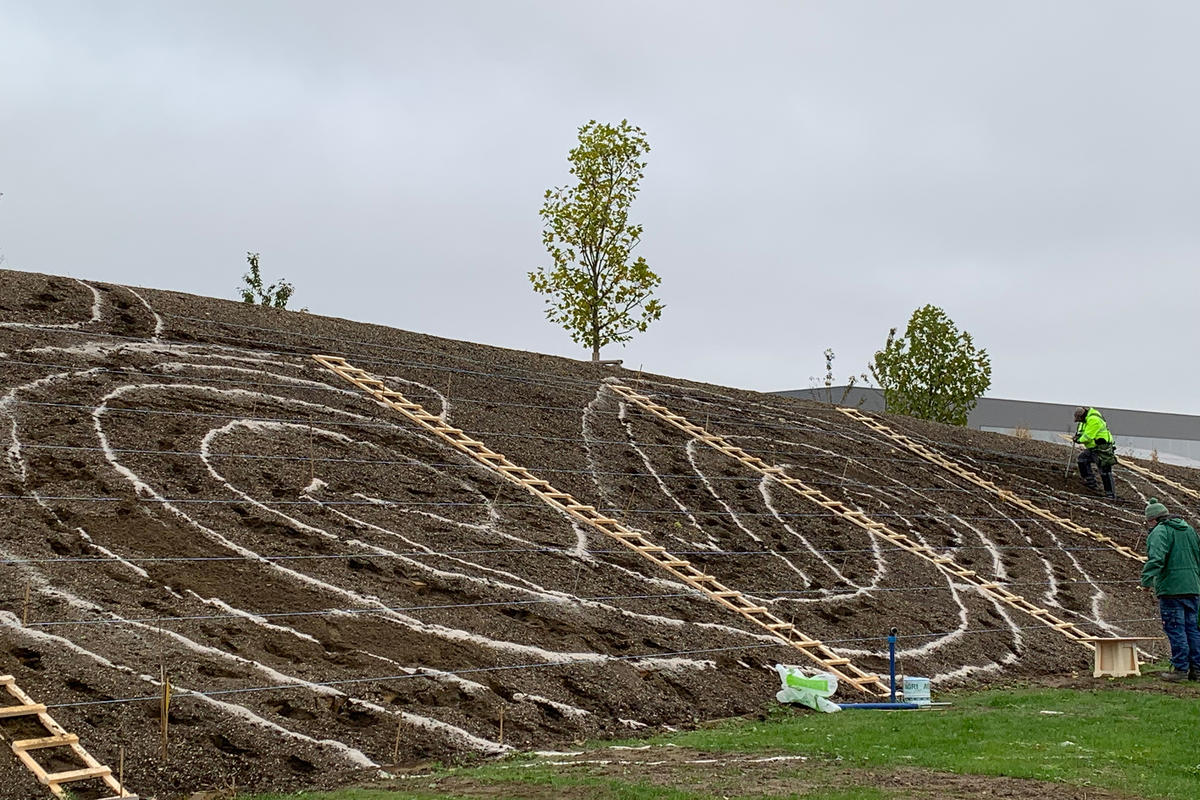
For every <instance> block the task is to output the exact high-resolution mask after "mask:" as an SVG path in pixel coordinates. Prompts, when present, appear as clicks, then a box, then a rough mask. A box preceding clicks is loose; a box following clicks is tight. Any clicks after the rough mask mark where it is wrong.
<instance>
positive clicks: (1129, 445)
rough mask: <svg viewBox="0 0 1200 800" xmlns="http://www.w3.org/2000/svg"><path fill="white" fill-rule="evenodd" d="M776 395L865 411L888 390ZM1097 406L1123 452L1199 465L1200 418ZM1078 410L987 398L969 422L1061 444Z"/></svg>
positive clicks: (802, 391)
mask: <svg viewBox="0 0 1200 800" xmlns="http://www.w3.org/2000/svg"><path fill="white" fill-rule="evenodd" d="M776 394H781V395H784V396H786V397H800V398H803V399H805V400H820V401H823V402H830V400H832V402H834V403H838V404H840V405H846V406H856V407H858V408H861V409H863V410H864V411H883V410H884V409H883V392H881V391H880V390H878V389H868V388H859V387H855V388H853V389H850V390H849V391H847V390H846V387H845V386H834V387H832V388H830V389H826V388H825V387H821V388H818V389H791V390H789V391H783V392H776ZM843 398H844V399H843ZM1096 408H1097V410H1099V411H1100V413H1101V414H1103V415H1104V419H1105V420H1106V421H1107V422H1108V426H1109V429H1110V430H1111V431H1112V433H1113V436H1114V437H1116V440H1117V448H1118V451H1119V452H1123V453H1129V454H1130V455H1133V456H1140V457H1143V458H1146V457H1149V456H1150V455H1151V454H1152V453H1155V452H1157V453H1158V457H1159V458H1160V459H1162V460H1163V461H1164V462H1167V463H1170V464H1182V465H1184V466H1190V467H1200V417H1197V416H1192V415H1189V414H1163V413H1159V412H1156V411H1133V410H1131V409H1125V408H1104V407H1103V406H1096ZM1074 410H1075V406H1068V405H1062V404H1060V403H1035V402H1030V401H1026V400H999V399H996V398H992V397H983V398H980V400H979V404H978V405H977V406H975V410H974V411H972V412H971V413H970V415H969V416H968V417H967V425H968V427H971V428H975V429H977V430H981V431H992V432H995V433H1008V434H1012V433H1014V432H1015V431H1016V430H1017V429H1024V430H1027V431H1029V435H1030V437H1031V438H1034V439H1039V440H1041V441H1045V442H1057V443H1059V444H1061V443H1062V442H1063V440H1062V438H1060V436H1059V434H1062V433H1072V432H1074V430H1075V425H1074V423H1073V421H1072V414H1073V412H1074Z"/></svg>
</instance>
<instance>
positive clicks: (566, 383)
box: [29, 320, 1057, 464]
mask: <svg viewBox="0 0 1200 800" xmlns="http://www.w3.org/2000/svg"><path fill="white" fill-rule="evenodd" d="M207 322H209V323H212V324H226V323H221V322H219V321H214V320H207ZM29 327H31V328H38V326H35V325H30V326H29ZM250 327H254V326H250ZM42 330H47V331H48V332H57V333H73V334H77V335H84V336H93V337H106V338H114V339H118V340H122V341H133V342H139V343H153V344H156V345H159V346H169V345H171V344H177V345H179V346H181V347H191V348H194V347H198V346H199V347H202V346H204V344H205V342H196V341H182V340H162V339H151V338H148V337H131V336H121V335H118V334H110V333H102V332H88V331H78V330H73V329H53V328H45V329H42ZM261 330H267V331H270V330H277V329H269V328H266V329H261ZM277 332H279V331H277ZM288 335H293V334H291V333H290V332H289V333H288ZM226 338H230V337H226ZM239 341H242V342H243V343H245V344H247V345H253V346H252V347H249V348H247V349H248V350H251V351H253V352H254V353H256V354H259V355H273V356H281V357H295V356H299V355H313V354H317V353H319V352H326V353H328V351H318V350H309V351H293V352H280V351H272V350H269V349H266V348H263V347H262V341H261V340H253V339H241V340H239ZM372 346H375V345H372ZM330 354H332V355H349V356H353V357H354V358H356V359H357V360H358V361H359V362H360V363H363V364H383V365H393V366H400V367H404V368H408V369H431V370H435V371H444V372H450V373H461V374H471V375H476V376H479V377H489V378H498V379H502V380H520V381H521V382H530V381H528V380H525V379H518V378H515V377H513V376H511V375H506V374H504V373H496V372H476V371H470V370H460V369H454V368H449V367H442V366H439V365H434V364H423V363H406V362H395V361H386V360H380V359H373V358H371V357H369V356H365V355H363V354H361V353H351V352H338V353H330ZM438 355H442V356H443V357H452V356H445V354H438ZM64 366H65V365H64ZM280 366H283V365H280ZM68 368H69V367H68ZM539 374H540V375H541V376H542V377H541V379H540V380H538V381H537V383H539V384H541V385H547V386H553V387H558V388H567V389H572V390H574V389H576V388H578V389H579V390H580V391H583V390H584V389H585V388H586V389H587V390H589V391H590V393H591V395H594V393H595V390H596V389H597V388H598V385H597V384H596V383H595V382H593V381H579V380H574V379H563V380H562V381H560V382H555V381H547V380H546V379H545V377H544V373H539ZM175 377H176V378H177V379H183V378H181V377H180V376H175ZM197 380H202V379H197ZM292 388H300V387H292ZM310 388H315V387H310ZM697 391H705V390H700V389H697ZM656 393H657V394H659V395H660V396H665V397H673V398H676V399H680V400H684V401H687V402H696V403H701V404H707V405H715V406H716V407H718V408H721V407H722V406H720V405H719V404H718V403H717V402H716V400H703V399H700V398H695V397H692V396H690V395H678V394H672V393H670V392H664V391H661V390H659V391H658V392H656ZM710 394H714V396H716V395H715V393H712V392H710ZM589 396H590V395H589ZM716 397H719V396H716ZM779 399H781V400H782V399H794V398H785V396H782V395H780V396H779ZM456 402H459V401H456ZM480 402H483V401H480ZM793 411H795V410H794V409H786V408H777V409H771V412H772V413H787V412H793ZM755 413H768V412H767V411H766V410H761V411H757V412H755ZM710 420H711V421H715V422H729V423H732V424H735V425H741V426H749V427H752V428H760V429H768V430H778V431H793V430H807V431H812V432H816V433H820V434H824V435H838V436H843V437H845V438H850V439H858V440H860V441H864V442H870V443H875V442H877V439H876V437H873V436H871V435H870V434H867V433H865V432H863V433H859V432H857V431H854V432H851V431H849V430H846V429H843V428H844V426H841V425H838V426H837V427H838V430H837V431H836V433H835V432H834V431H831V430H828V429H823V428H818V427H815V426H803V425H798V424H795V423H790V424H778V423H765V422H752V421H748V420H746V419H745V418H744V417H727V416H724V415H721V416H718V417H710ZM827 422H833V423H836V422H837V421H827ZM921 438H923V439H925V440H926V441H929V442H932V443H935V444H938V445H942V446H945V447H950V448H953V449H958V450H964V451H969V452H979V453H984V454H989V455H1003V456H1004V458H1005V459H1007V460H1014V459H1015V460H1020V461H1029V462H1037V463H1044V464H1057V460H1056V459H1050V458H1045V457H1040V456H1029V455H1025V454H1021V453H1009V452H1004V451H998V450H989V449H986V448H979V447H975V446H972V445H963V444H960V443H956V442H947V441H942V440H936V439H929V438H928V437H923V436H922V437H921ZM889 460H895V459H889ZM980 460H984V459H980ZM991 463H1005V462H1004V461H993V462H991Z"/></svg>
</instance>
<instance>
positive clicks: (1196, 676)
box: [1188, 667, 1200, 681]
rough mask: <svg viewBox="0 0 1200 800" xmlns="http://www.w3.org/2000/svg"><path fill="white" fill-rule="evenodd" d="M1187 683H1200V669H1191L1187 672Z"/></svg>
mask: <svg viewBox="0 0 1200 800" xmlns="http://www.w3.org/2000/svg"><path fill="white" fill-rule="evenodd" d="M1188 680H1189V681H1200V667H1192V668H1191V669H1189V670H1188Z"/></svg>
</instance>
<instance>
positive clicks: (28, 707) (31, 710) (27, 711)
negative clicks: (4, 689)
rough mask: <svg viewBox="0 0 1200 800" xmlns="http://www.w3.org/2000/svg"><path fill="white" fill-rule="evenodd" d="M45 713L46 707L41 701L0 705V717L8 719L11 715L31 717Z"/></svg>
mask: <svg viewBox="0 0 1200 800" xmlns="http://www.w3.org/2000/svg"><path fill="white" fill-rule="evenodd" d="M45 713H46V707H45V706H44V705H42V704H41V703H33V704H28V703H27V704H24V705H19V706H0V719H10V718H12V717H32V716H35V715H37V714H45Z"/></svg>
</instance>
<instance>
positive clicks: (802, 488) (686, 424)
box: [605, 378, 1096, 650]
mask: <svg viewBox="0 0 1200 800" xmlns="http://www.w3.org/2000/svg"><path fill="white" fill-rule="evenodd" d="M605 386H607V387H608V388H610V389H612V390H613V391H614V392H616V393H617V395H618V396H620V397H623V398H625V399H626V400H628V401H629V402H631V403H633V404H635V405H637V406H638V407H640V408H642V409H645V410H646V411H649V412H650V413H651V414H653V415H654V416H656V417H658V418H659V419H661V420H663V421H665V422H668V423H670V424H671V425H673V426H675V427H676V428H678V429H679V430H681V431H683V432H685V433H687V434H689V435H691V436H692V437H694V438H696V439H698V440H699V441H701V442H704V443H705V444H707V445H708V446H710V447H712V448H713V449H715V450H717V451H719V452H721V453H724V454H725V455H727V456H729V457H731V458H735V459H737V460H738V461H740V462H742V463H743V464H745V465H746V466H747V467H749V468H750V469H752V470H754V471H755V472H757V473H759V474H761V475H765V476H767V477H769V478H771V479H772V480H774V481H776V482H777V483H779V484H781V485H783V486H785V487H787V488H788V489H790V490H791V491H793V492H795V493H796V494H798V495H800V496H801V497H803V498H804V499H806V500H809V501H811V502H813V503H816V504H817V505H819V506H820V507H821V508H824V509H826V510H828V511H830V512H832V513H834V514H836V515H838V516H839V517H841V518H842V519H845V520H848V521H849V522H852V523H853V524H855V525H857V526H858V527H860V528H862V529H863V530H865V531H867V532H868V533H873V534H876V535H878V536H880V537H882V538H883V539H886V540H887V541H889V542H891V543H892V544H894V545H896V547H898V548H900V549H901V550H905V551H907V552H909V553H912V554H913V555H915V556H919V557H920V558H923V559H924V560H926V561H928V562H929V563H931V564H933V565H934V566H935V567H937V568H938V569H939V570H941V571H942V572H945V573H946V574H947V575H950V576H951V577H953V578H957V579H958V580H960V581H963V582H964V583H968V584H970V585H972V586H974V587H975V588H977V589H978V590H979V591H980V592H982V593H983V594H985V595H986V596H988V597H991V598H993V599H995V600H998V601H1000V602H1001V603H1004V604H1005V605H1007V606H1011V607H1012V608H1015V609H1017V610H1018V611H1022V612H1024V613H1026V614H1028V615H1029V616H1031V617H1033V618H1034V619H1036V620H1037V621H1038V622H1040V623H1042V624H1043V625H1045V626H1046V627H1048V628H1051V629H1052V630H1055V631H1058V632H1059V633H1061V634H1062V635H1063V636H1066V637H1067V638H1068V639H1070V640H1071V641H1073V642H1076V643H1078V644H1079V645H1081V646H1083V647H1086V648H1087V649H1088V650H1095V649H1096V648H1095V646H1093V645H1092V644H1091V643H1090V642H1088V641H1087V639H1088V638H1090V636H1089V634H1088V633H1086V632H1085V631H1083V630H1081V629H1080V628H1079V627H1078V626H1077V625H1076V624H1075V623H1073V622H1068V621H1066V620H1064V619H1060V618H1059V617H1057V616H1055V615H1054V614H1052V613H1050V611H1049V609H1046V608H1042V607H1041V606H1037V605H1034V604H1033V603H1031V602H1029V601H1028V600H1026V599H1025V598H1024V597H1023V596H1021V595H1019V594H1014V593H1013V592H1011V591H1009V590H1008V589H1006V588H1005V587H1004V586H1003V585H1002V584H1000V583H996V582H995V581H989V580H987V579H986V578H981V577H980V576H979V575H978V574H977V573H976V572H975V571H974V570H970V569H967V568H965V567H963V566H961V565H960V564H957V563H955V561H954V559H952V558H950V557H949V556H946V555H942V554H941V553H938V552H937V551H936V550H934V549H933V548H932V547H930V546H929V545H926V544H922V543H920V542H918V541H915V540H913V539H912V538H910V537H909V536H908V535H906V534H904V533H901V532H900V531H897V530H894V529H893V528H891V527H889V526H888V525H886V524H884V523H882V522H878V521H876V520H873V519H871V518H870V517H869V516H867V515H866V514H865V513H863V512H862V511H857V510H854V509H851V508H850V507H849V506H847V505H846V504H845V503H843V502H842V501H840V500H834V499H833V498H831V497H830V496H829V495H827V494H825V493H824V492H822V491H821V490H820V489H814V488H813V487H811V486H809V485H808V484H806V483H804V482H803V481H801V480H799V479H797V478H793V477H791V476H789V475H788V474H787V473H785V472H784V471H783V468H782V467H779V466H775V465H772V464H768V463H767V462H765V461H763V460H762V459H761V458H758V457H757V456H752V455H750V454H749V453H747V452H746V451H745V450H742V449H741V448H740V447H738V446H736V445H734V444H732V443H730V442H729V441H728V440H727V439H725V438H723V437H721V436H718V435H716V434H714V433H710V432H709V431H707V430H705V429H704V428H703V427H701V426H700V425H696V424H695V423H693V422H690V421H689V420H688V419H687V418H685V417H682V416H680V415H678V414H675V413H673V412H672V411H670V410H669V409H668V408H667V407H666V406H664V405H662V404H660V403H656V402H654V401H653V400H652V399H650V398H649V397H647V396H646V395H644V394H640V393H638V392H636V391H634V390H633V389H631V388H629V387H628V386H626V385H624V384H623V383H620V382H618V381H617V380H616V379H613V378H610V379H608V380H607V381H606V382H605Z"/></svg>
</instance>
